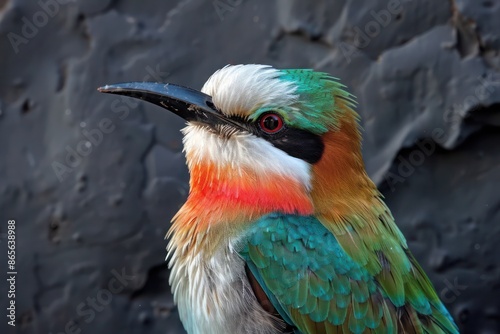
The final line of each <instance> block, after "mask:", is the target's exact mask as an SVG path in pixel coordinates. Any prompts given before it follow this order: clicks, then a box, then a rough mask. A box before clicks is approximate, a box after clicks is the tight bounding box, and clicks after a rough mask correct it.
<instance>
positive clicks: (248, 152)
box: [182, 124, 311, 189]
mask: <svg viewBox="0 0 500 334" xmlns="http://www.w3.org/2000/svg"><path fill="white" fill-rule="evenodd" d="M225 131H226V133H227V134H229V132H230V130H229V129H226V130H225ZM182 133H183V134H184V139H183V143H184V151H185V152H186V156H188V158H189V159H190V161H188V163H189V164H193V163H194V164H198V163H201V162H203V161H209V162H212V163H215V164H217V165H219V166H221V167H227V166H229V167H231V168H232V169H234V170H243V169H245V170H248V169H252V170H254V171H255V172H256V173H257V175H259V174H261V173H262V175H266V174H279V175H283V176H287V177H289V178H292V179H294V180H296V181H298V182H299V183H300V184H302V185H304V186H305V187H306V188H307V189H310V186H311V165H310V164H309V163H307V162H305V161H304V160H301V159H299V158H294V157H292V156H290V155H288V154H287V153H285V152H284V151H282V150H280V149H279V148H276V147H274V146H273V145H272V144H271V143H269V142H268V141H266V140H264V139H262V138H259V137H257V136H255V135H253V134H249V133H242V132H233V133H231V135H228V136H226V135H224V131H222V132H221V133H217V131H210V130H209V129H208V128H206V127H203V126H201V125H196V124H188V126H186V127H185V128H184V129H182Z"/></svg>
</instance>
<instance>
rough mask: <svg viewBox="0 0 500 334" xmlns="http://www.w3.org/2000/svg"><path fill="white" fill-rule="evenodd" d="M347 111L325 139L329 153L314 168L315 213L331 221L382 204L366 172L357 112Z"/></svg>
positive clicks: (340, 219) (326, 150)
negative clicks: (336, 127) (337, 127)
mask: <svg viewBox="0 0 500 334" xmlns="http://www.w3.org/2000/svg"><path fill="white" fill-rule="evenodd" d="M343 112H344V115H345V117H343V118H342V120H341V121H340V123H339V129H336V130H332V131H330V132H327V133H326V134H325V135H324V136H323V141H324V144H325V150H324V153H323V156H322V158H321V160H320V161H319V162H318V163H316V164H315V165H314V166H313V169H312V175H313V178H312V192H311V197H312V198H313V203H314V207H315V214H316V215H317V216H320V217H325V218H326V220H328V221H342V220H344V219H345V217H348V216H351V215H354V214H360V213H363V212H367V211H369V210H370V209H371V208H372V207H373V205H378V204H379V203H380V201H378V199H377V198H378V194H379V193H378V190H377V188H376V186H375V185H374V183H373V182H372V181H371V179H370V178H369V177H368V175H367V173H366V171H365V166H364V163H363V158H362V155H361V134H360V132H359V129H358V124H357V120H356V117H355V113H354V112H353V111H352V110H351V109H350V108H348V107H345V110H344V111H343Z"/></svg>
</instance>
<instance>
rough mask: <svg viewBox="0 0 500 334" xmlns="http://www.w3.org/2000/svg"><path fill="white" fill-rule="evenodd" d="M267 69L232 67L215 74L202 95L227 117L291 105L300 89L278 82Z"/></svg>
mask: <svg viewBox="0 0 500 334" xmlns="http://www.w3.org/2000/svg"><path fill="white" fill-rule="evenodd" d="M280 74H281V73H280V71H279V70H277V69H275V68H272V67H271V66H268V65H254V64H252V65H233V66H230V65H228V66H226V67H224V68H222V69H220V70H218V71H217V72H215V73H214V74H213V75H212V76H211V77H210V78H209V79H208V80H207V82H206V83H205V85H203V88H202V89H201V91H202V92H203V93H205V94H208V95H210V96H212V101H213V103H214V104H215V106H216V107H217V108H218V109H219V110H221V111H222V112H223V113H224V114H226V115H242V116H245V115H249V114H251V113H252V112H253V111H255V110H256V109H257V108H261V107H276V106H284V105H290V104H292V103H293V102H294V101H295V100H296V98H297V95H296V94H295V92H296V90H297V85H296V84H294V83H293V82H291V81H286V80H282V79H279V76H280Z"/></svg>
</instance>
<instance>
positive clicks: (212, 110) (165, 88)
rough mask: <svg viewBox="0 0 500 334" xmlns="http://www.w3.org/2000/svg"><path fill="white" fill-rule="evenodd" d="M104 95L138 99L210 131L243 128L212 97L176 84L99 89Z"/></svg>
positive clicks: (105, 87) (133, 84) (140, 83)
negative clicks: (218, 127) (231, 127)
mask: <svg viewBox="0 0 500 334" xmlns="http://www.w3.org/2000/svg"><path fill="white" fill-rule="evenodd" d="M97 90H98V91H99V92H101V93H109V94H118V95H125V96H130V97H134V98H138V99H141V100H144V101H147V102H150V103H153V104H156V105H157V106H160V107H163V108H165V109H167V110H170V111H171V112H173V113H174V114H176V115H178V116H180V117H182V118H184V119H185V120H186V121H188V122H195V123H201V124H203V125H207V126H210V127H212V128H213V127H215V126H220V125H225V124H227V125H231V126H233V127H237V128H241V125H239V124H238V123H236V122H235V121H234V120H231V119H229V118H227V117H226V116H225V115H224V114H222V113H221V112H220V111H219V110H217V108H216V107H215V106H214V104H213V102H212V97H210V96H209V95H207V94H204V93H202V92H199V91H197V90H194V89H191V88H188V87H183V86H179V85H174V84H169V83H167V84H162V83H153V82H129V83H122V84H116V85H106V86H104V87H99V88H98V89H97Z"/></svg>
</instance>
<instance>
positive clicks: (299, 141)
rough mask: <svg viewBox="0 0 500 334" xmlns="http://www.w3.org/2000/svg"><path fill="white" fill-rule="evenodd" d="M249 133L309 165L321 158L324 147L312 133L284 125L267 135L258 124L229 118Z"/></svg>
mask: <svg viewBox="0 0 500 334" xmlns="http://www.w3.org/2000/svg"><path fill="white" fill-rule="evenodd" d="M229 118H230V119H232V120H233V121H234V122H235V123H238V124H240V125H241V127H243V128H244V129H246V130H247V131H248V132H249V133H252V134H253V135H255V136H257V137H260V138H262V139H265V140H267V141H268V142H270V143H271V144H273V146H275V147H277V148H279V149H280V150H282V151H283V152H286V153H287V154H288V155H290V156H292V157H295V158H298V159H302V160H304V161H306V162H308V163H310V164H314V163H316V162H318V161H319V160H320V159H321V157H322V156H323V151H324V149H325V145H324V143H323V139H322V138H321V136H319V135H316V134H314V133H312V132H309V131H306V130H302V129H297V128H292V127H288V126H287V125H286V124H284V125H283V128H282V129H281V130H280V131H278V132H277V133H275V134H268V133H266V132H264V131H262V129H261V128H260V126H259V124H258V122H259V121H255V122H251V121H250V120H248V119H244V118H242V117H239V116H231V117H229Z"/></svg>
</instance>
